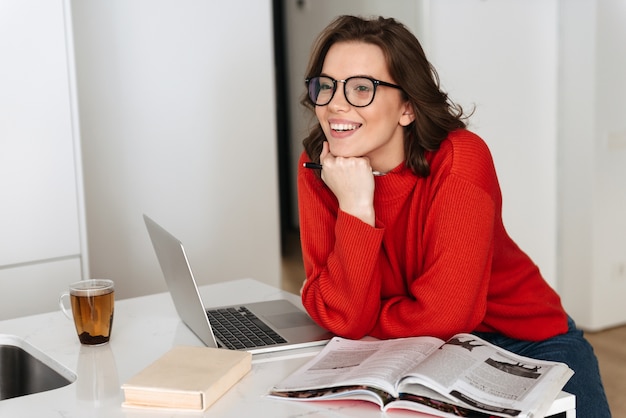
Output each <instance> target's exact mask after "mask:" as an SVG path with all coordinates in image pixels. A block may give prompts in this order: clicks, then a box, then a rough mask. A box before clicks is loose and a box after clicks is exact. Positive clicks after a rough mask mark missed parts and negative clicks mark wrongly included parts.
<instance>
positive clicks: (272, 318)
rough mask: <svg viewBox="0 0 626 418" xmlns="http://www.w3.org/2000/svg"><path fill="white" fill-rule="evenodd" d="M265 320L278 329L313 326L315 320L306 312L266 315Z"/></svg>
mask: <svg viewBox="0 0 626 418" xmlns="http://www.w3.org/2000/svg"><path fill="white" fill-rule="evenodd" d="M265 318H266V319H267V320H268V321H269V322H271V323H272V325H274V326H275V327H276V328H280V329H285V328H296V327H302V326H306V325H313V324H314V322H313V320H312V319H311V318H310V317H309V316H308V315H307V314H305V313H304V312H289V313H284V314H276V315H266V316H265Z"/></svg>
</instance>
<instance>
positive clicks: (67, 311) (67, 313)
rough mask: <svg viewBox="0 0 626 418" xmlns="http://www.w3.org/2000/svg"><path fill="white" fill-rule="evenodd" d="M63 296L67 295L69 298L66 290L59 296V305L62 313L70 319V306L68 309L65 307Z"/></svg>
mask: <svg viewBox="0 0 626 418" xmlns="http://www.w3.org/2000/svg"><path fill="white" fill-rule="evenodd" d="M65 297H68V298H69V297H70V294H69V293H67V292H66V293H63V294H62V295H61V296H60V297H59V307H60V308H61V311H63V314H64V315H65V316H66V317H67V319H72V314H71V313H70V312H71V308H70V309H67V308H66V307H65V303H63V301H64V299H65Z"/></svg>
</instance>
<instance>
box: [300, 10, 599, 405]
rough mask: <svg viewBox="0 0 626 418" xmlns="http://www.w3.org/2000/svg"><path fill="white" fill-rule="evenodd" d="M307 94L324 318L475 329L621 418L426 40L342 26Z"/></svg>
mask: <svg viewBox="0 0 626 418" xmlns="http://www.w3.org/2000/svg"><path fill="white" fill-rule="evenodd" d="M306 86H307V95H306V98H305V99H304V100H303V104H305V106H307V107H309V108H310V109H312V110H313V111H314V113H315V116H316V117H317V121H318V122H319V123H318V124H316V125H315V126H314V128H313V129H312V131H311V132H310V134H309V136H308V137H307V138H306V139H305V140H304V142H303V144H304V148H305V151H304V152H303V154H302V156H301V159H300V167H301V168H299V172H298V199H299V210H300V235H301V242H302V251H303V257H304V266H305V271H306V281H305V282H304V284H303V287H302V291H301V293H302V302H303V304H304V306H305V308H306V309H307V311H308V312H309V314H310V315H311V317H313V319H314V320H315V321H317V322H318V323H319V324H320V325H321V326H323V327H325V328H327V329H328V330H330V331H332V332H333V333H335V334H337V335H341V336H344V337H348V338H355V339H357V338H361V337H363V336H366V335H371V336H374V337H377V338H396V337H407V336H415V335H433V336H437V337H440V338H444V339H447V338H449V337H451V336H452V335H453V334H455V333H458V332H473V333H475V334H477V335H479V336H480V337H482V338H485V339H487V340H489V341H491V342H493V343H495V344H497V345H499V346H502V347H503V348H506V349H508V350H510V351H513V352H516V353H519V354H522V355H526V356H529V357H534V358H539V359H546V360H555V361H562V362H565V363H567V364H568V365H569V366H570V367H571V368H572V369H573V370H574V371H575V375H574V377H572V379H571V380H570V381H569V382H568V384H567V386H566V387H565V389H566V390H568V391H570V392H572V393H574V394H575V395H576V396H577V399H578V405H577V408H578V409H577V411H578V415H579V416H582V417H591V416H593V417H606V416H610V412H609V409H608V405H607V402H606V397H605V395H604V389H603V387H602V382H601V379H600V375H599V371H598V365H597V360H596V358H595V355H594V353H593V349H592V348H591V346H590V345H589V344H588V342H587V341H586V340H585V339H584V337H583V335H582V332H580V331H579V330H577V329H576V326H575V324H574V322H573V321H572V320H571V319H570V318H569V317H568V315H567V313H566V312H565V311H564V309H563V307H562V305H561V301H560V298H559V296H558V295H557V294H556V293H555V292H554V290H553V289H552V288H551V287H550V286H549V285H548V284H547V283H546V281H545V280H544V279H543V277H542V276H541V273H540V272H539V269H538V268H537V266H536V265H535V264H534V263H533V261H532V260H531V259H530V258H529V257H528V256H527V255H526V254H525V253H524V252H523V251H522V250H521V249H520V248H519V247H518V246H517V245H516V244H515V242H514V241H513V240H512V239H511V238H510V237H509V235H508V234H507V232H506V230H505V228H504V225H503V222H502V198H501V193H500V187H499V184H498V180H497V177H496V172H495V169H494V165H493V161H492V157H491V155H490V152H489V150H488V148H487V146H486V145H485V143H484V142H483V141H482V140H481V138H479V137H478V136H476V135H475V134H473V133H471V132H470V131H468V130H466V129H465V127H466V126H465V122H464V120H465V116H464V114H463V110H462V109H461V108H460V107H459V106H457V105H455V104H453V103H451V101H450V100H449V99H448V97H447V95H446V94H445V93H443V92H442V91H441V89H440V86H439V80H438V76H437V74H436V72H435V70H434V68H433V67H432V66H431V65H430V63H429V62H428V60H427V59H426V57H425V55H424V52H423V50H422V48H421V46H420V44H419V42H418V40H417V39H416V38H415V36H414V35H413V34H412V33H411V32H410V31H409V30H407V28H406V27H404V26H403V25H402V24H400V23H398V22H397V21H395V20H393V19H384V18H378V19H372V20H364V19H361V18H357V17H353V16H342V17H339V18H338V19H336V20H335V21H334V22H332V23H331V24H330V25H329V26H328V27H327V28H326V29H325V30H324V31H323V32H322V33H321V35H320V36H319V38H318V40H317V42H316V44H315V46H314V50H313V53H312V57H311V60H310V63H309V65H308V69H307V72H306ZM304 163H315V164H320V165H321V167H322V168H321V169H314V170H310V169H307V168H304V167H303V164H304Z"/></svg>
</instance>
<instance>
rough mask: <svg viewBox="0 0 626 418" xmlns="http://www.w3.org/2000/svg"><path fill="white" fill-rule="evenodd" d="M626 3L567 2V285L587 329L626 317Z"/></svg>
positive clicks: (563, 193) (562, 119) (563, 88)
mask: <svg viewBox="0 0 626 418" xmlns="http://www.w3.org/2000/svg"><path fill="white" fill-rule="evenodd" d="M625 21H626V3H624V2H616V1H610V0H598V1H582V0H577V1H573V0H569V1H566V0H562V1H561V2H560V28H561V29H560V32H561V33H560V39H561V42H562V43H561V49H560V59H561V62H562V65H561V69H560V74H559V76H560V77H559V80H560V97H559V103H560V104H561V109H560V112H559V126H560V128H561V130H560V134H559V150H560V152H559V184H560V198H559V201H560V204H561V205H560V208H559V230H560V231H561V241H560V250H559V255H560V266H561V269H560V270H561V281H560V286H559V287H560V288H561V289H562V295H563V299H564V302H565V304H566V307H567V308H568V309H569V311H570V312H571V313H572V316H574V318H575V319H576V320H577V321H578V322H579V324H581V325H582V326H584V327H586V328H588V329H600V328H605V327H608V326H612V325H617V324H620V323H624V322H626V308H624V302H623V296H624V295H625V294H626V218H625V217H624V213H625V212H626V118H625V117H624V113H625V112H626V105H624V97H625V96H626V78H625V77H624V74H626V42H625V40H626V27H625V26H624V22H625Z"/></svg>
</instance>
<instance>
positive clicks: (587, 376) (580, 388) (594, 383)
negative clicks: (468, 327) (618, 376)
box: [474, 318, 611, 418]
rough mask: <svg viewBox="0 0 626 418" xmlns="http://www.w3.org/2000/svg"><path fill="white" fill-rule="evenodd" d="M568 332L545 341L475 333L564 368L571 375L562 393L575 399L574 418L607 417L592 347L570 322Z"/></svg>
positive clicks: (514, 350)
mask: <svg viewBox="0 0 626 418" xmlns="http://www.w3.org/2000/svg"><path fill="white" fill-rule="evenodd" d="M568 325H569V330H568V332H567V333H566V334H562V335H557V336H556V337H552V338H549V339H547V340H544V341H537V342H535V341H521V340H514V339H512V338H508V337H505V336H503V335H500V334H496V333H488V332H474V334H475V335H477V336H478V337H480V338H482V339H484V340H486V341H489V342H490V343H492V344H495V345H497V346H498V347H502V348H504V349H506V350H509V351H511V352H513V353H516V354H519V355H522V356H526V357H531V358H536V359H540V360H552V361H560V362H562V363H565V364H567V365H568V366H569V367H570V368H571V369H572V370H574V375H573V376H572V378H571V379H570V380H569V381H568V382H567V384H566V385H565V387H564V388H563V390H565V391H566V392H569V393H572V394H574V395H576V416H577V417H581V418H604V417H610V416H611V411H610V410H609V404H608V402H607V400H606V395H605V393H604V386H603V385H602V379H601V378H600V369H599V368H598V360H597V358H596V355H595V354H594V352H593V347H591V344H589V342H587V340H586V339H585V337H584V336H583V332H582V331H581V330H579V329H577V328H576V324H575V323H574V321H573V320H572V319H571V318H569V321H568Z"/></svg>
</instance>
